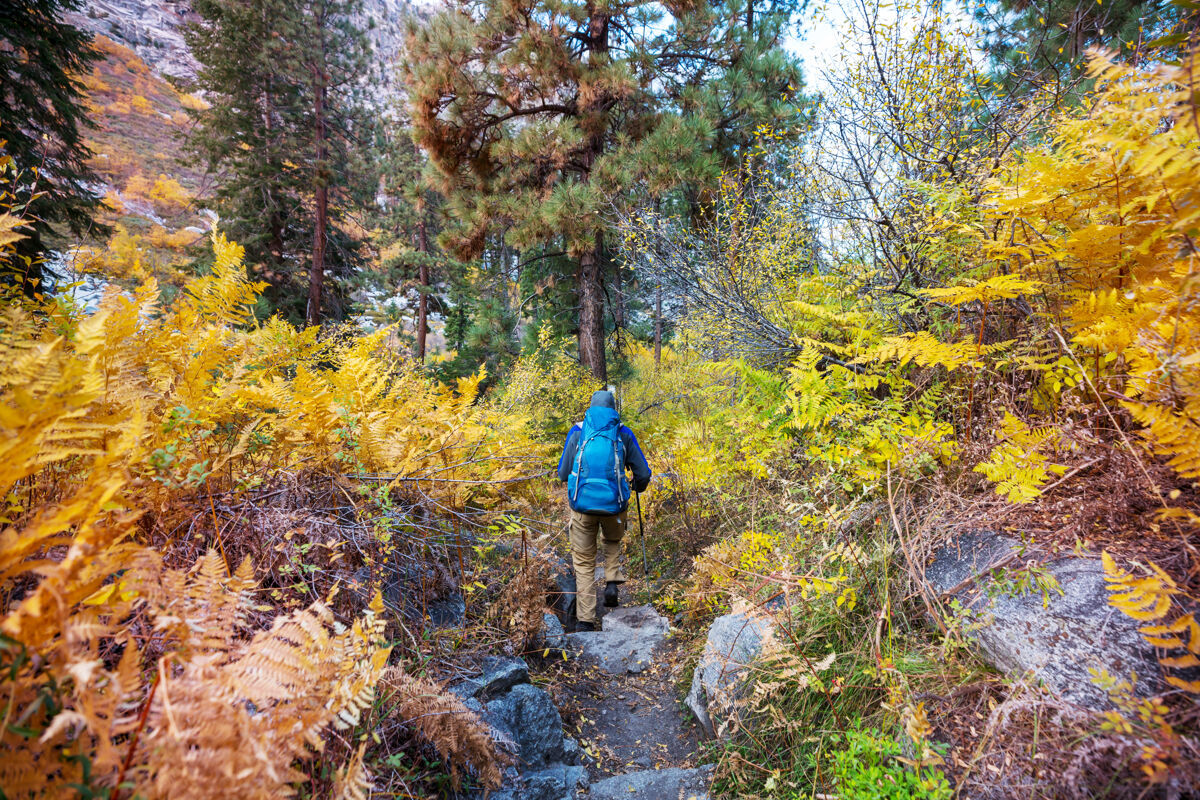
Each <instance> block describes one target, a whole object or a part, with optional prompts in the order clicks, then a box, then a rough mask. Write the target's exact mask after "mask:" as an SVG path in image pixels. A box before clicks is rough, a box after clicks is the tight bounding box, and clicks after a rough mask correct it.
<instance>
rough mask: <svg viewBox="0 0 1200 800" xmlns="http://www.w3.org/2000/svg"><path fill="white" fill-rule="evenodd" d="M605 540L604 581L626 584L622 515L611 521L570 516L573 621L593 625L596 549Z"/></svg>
mask: <svg viewBox="0 0 1200 800" xmlns="http://www.w3.org/2000/svg"><path fill="white" fill-rule="evenodd" d="M601 535H602V536H603V538H604V580H606V581H616V582H618V583H624V582H625V572H624V570H622V568H621V537H623V536H624V535H625V512H624V511H622V512H621V513H620V514H616V515H615V516H611V517H600V516H596V515H595V514H580V513H579V512H578V511H572V512H571V533H570V539H571V561H572V565H573V566H574V568H575V617H576V619H578V620H579V621H580V622H595V621H596V580H595V578H596V545H597V541H598V540H599V539H600V537H601Z"/></svg>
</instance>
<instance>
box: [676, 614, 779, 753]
mask: <svg viewBox="0 0 1200 800" xmlns="http://www.w3.org/2000/svg"><path fill="white" fill-rule="evenodd" d="M773 632H774V623H773V622H772V621H771V619H770V617H768V616H766V615H754V616H752V615H751V614H750V613H749V612H740V613H735V614H726V615H725V616H723V617H717V619H716V620H715V621H714V622H713V624H712V627H710V628H709V629H708V639H707V641H705V643H704V652H702V653H701V654H700V660H699V661H698V662H697V663H696V671H695V673H693V675H692V687H691V689H690V690H689V691H688V694H687V699H686V700H685V702H686V703H687V707H688V708H689V709H691V711H692V713H693V714H695V715H696V721H697V722H699V723H700V727H702V728H704V732H705V733H707V734H708V735H709V736H711V737H715V736H717V735H719V734H720V733H721V731H723V729H724V727H725V723H726V722H727V721H728V720H729V719H730V718H732V716H733V715H734V714H735V712H736V707H737V705H738V701H739V700H741V699H742V697H744V695H745V693H746V690H747V684H748V677H749V676H748V674H747V673H748V670H749V668H750V664H751V663H752V662H753V661H754V659H755V658H757V657H758V654H759V653H760V652H761V651H762V648H763V642H765V641H766V639H767V637H768V636H770V635H772V634H773Z"/></svg>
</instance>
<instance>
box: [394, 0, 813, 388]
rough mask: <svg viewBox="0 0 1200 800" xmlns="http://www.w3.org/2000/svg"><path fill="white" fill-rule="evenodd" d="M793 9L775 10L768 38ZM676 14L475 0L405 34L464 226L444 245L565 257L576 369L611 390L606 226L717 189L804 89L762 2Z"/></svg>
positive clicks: (428, 133) (415, 91)
mask: <svg viewBox="0 0 1200 800" xmlns="http://www.w3.org/2000/svg"><path fill="white" fill-rule="evenodd" d="M794 8H795V6H794V5H793V4H788V3H783V4H781V5H780V6H778V9H779V10H776V11H774V12H772V14H775V15H778V16H772V15H766V17H767V18H768V19H769V20H772V21H771V22H770V24H768V25H767V26H766V27H765V28H763V29H762V30H765V31H767V32H768V33H769V32H770V31H771V30H772V29H775V30H777V28H774V26H775V25H776V24H777V23H776V22H774V20H776V19H780V18H790V16H791V13H792V11H793V10H794ZM672 12H673V19H672V20H670V21H668V20H667V19H666V18H665V16H664V14H663V12H662V6H661V5H659V4H656V3H651V2H649V1H648V0H619V1H618V2H612V3H604V4H597V3H594V2H588V0H569V1H568V2H546V0H475V1H474V2H464V3H460V4H459V5H458V6H457V7H456V8H455V9H453V10H450V11H447V12H444V13H442V14H440V15H438V16H437V17H435V18H434V19H433V20H432V21H430V23H429V24H428V25H426V26H415V25H414V26H413V27H412V29H411V30H410V34H409V37H408V53H407V58H406V61H405V69H406V71H407V76H408V79H409V84H410V87H411V92H412V94H411V97H410V107H411V111H412V118H413V128H414V135H415V138H416V141H417V143H418V145H420V146H421V147H422V148H423V149H424V150H425V151H426V152H428V153H429V156H430V159H431V162H432V164H433V165H434V167H435V168H436V169H437V173H438V178H439V181H438V185H437V188H438V190H439V192H441V193H442V194H443V195H444V196H445V197H446V198H447V199H448V205H449V208H450V210H451V212H452V213H453V214H454V216H455V218H456V220H457V223H458V224H457V226H456V227H454V228H451V229H449V230H447V231H446V232H445V233H444V234H443V236H442V240H443V242H444V243H445V244H446V245H447V246H448V247H450V248H451V249H452V250H453V251H454V252H455V253H456V254H457V255H459V256H460V257H464V258H466V257H473V256H477V255H478V254H479V253H480V252H481V251H482V249H483V248H484V246H485V244H486V242H487V235H488V232H489V231H492V230H502V231H503V232H504V233H505V239H506V241H507V242H508V243H509V244H510V245H512V246H513V247H515V248H517V249H518V250H522V251H524V250H531V249H533V248H534V247H536V246H539V245H544V246H546V247H548V248H549V249H551V250H553V251H556V252H557V251H562V252H564V253H566V254H567V255H569V256H570V257H571V258H572V260H573V263H574V265H575V276H574V278H575V285H576V302H577V303H578V308H579V311H578V329H577V336H578V342H579V357H580V361H581V362H582V363H583V364H584V365H585V366H587V367H588V368H589V369H590V370H591V372H592V374H593V375H594V376H595V377H596V378H597V379H599V380H601V381H603V380H605V379H606V377H607V367H606V361H605V352H604V330H605V320H604V304H605V301H604V291H605V289H604V286H603V273H604V268H605V264H606V262H607V261H608V260H609V259H607V258H606V252H607V251H606V248H605V230H606V227H607V223H606V219H607V218H609V217H610V216H611V215H612V214H613V213H614V212H618V211H619V210H620V209H621V208H622V207H623V206H624V204H626V203H627V202H629V201H631V200H634V199H644V198H645V197H647V196H651V197H652V196H658V195H662V194H664V193H666V192H670V191H673V190H676V189H679V188H680V187H683V186H688V187H693V189H694V187H697V186H703V185H712V184H713V183H714V181H715V179H716V178H717V176H718V175H719V172H720V169H721V167H722V165H723V161H726V160H728V159H732V158H737V157H739V156H740V152H739V151H738V146H739V144H740V143H744V142H746V141H748V134H749V132H750V131H753V130H754V129H755V128H756V127H757V126H758V125H760V124H772V123H775V122H777V121H778V116H779V115H780V114H781V113H784V111H783V110H784V108H785V107H787V106H788V103H787V100H788V99H789V98H791V97H792V96H794V95H795V94H796V93H797V92H798V90H799V87H800V74H799V71H798V69H797V68H796V67H795V66H794V64H792V63H791V62H790V61H789V60H788V59H786V58H785V57H784V56H783V55H782V54H781V52H780V51H779V49H778V47H777V45H776V43H775V42H773V41H772V40H771V38H770V36H766V37H763V38H762V39H761V40H760V39H758V38H756V36H755V34H754V32H753V30H754V26H755V25H756V23H755V22H754V14H753V11H752V7H747V6H746V5H743V4H741V3H737V2H735V3H733V4H729V5H722V4H709V3H694V4H688V5H680V6H679V7H672ZM747 20H749V21H750V22H751V29H750V31H749V32H745V33H741V32H739V28H740V27H741V26H744V25H745V23H746V21H747ZM760 67H761V68H760ZM788 113H790V112H788Z"/></svg>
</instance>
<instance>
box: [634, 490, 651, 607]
mask: <svg viewBox="0 0 1200 800" xmlns="http://www.w3.org/2000/svg"><path fill="white" fill-rule="evenodd" d="M633 496H634V498H635V499H636V501H637V510H638V533H640V534H641V535H642V580H644V581H645V582H646V596H647V597H649V598H650V604H651V605H653V604H654V592H653V591H652V590H651V588H650V567H649V564H648V563H647V561H646V525H645V523H643V522H642V493H641V492H634V493H633Z"/></svg>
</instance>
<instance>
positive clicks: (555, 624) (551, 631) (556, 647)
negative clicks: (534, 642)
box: [540, 613, 567, 653]
mask: <svg viewBox="0 0 1200 800" xmlns="http://www.w3.org/2000/svg"><path fill="white" fill-rule="evenodd" d="M540 644H541V646H542V647H543V648H544V649H546V650H549V651H550V652H552V653H561V652H564V651H565V650H566V648H567V632H566V631H565V630H563V626H562V623H561V622H559V621H558V617H556V616H554V615H553V614H550V613H546V614H542V634H541V642H540Z"/></svg>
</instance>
